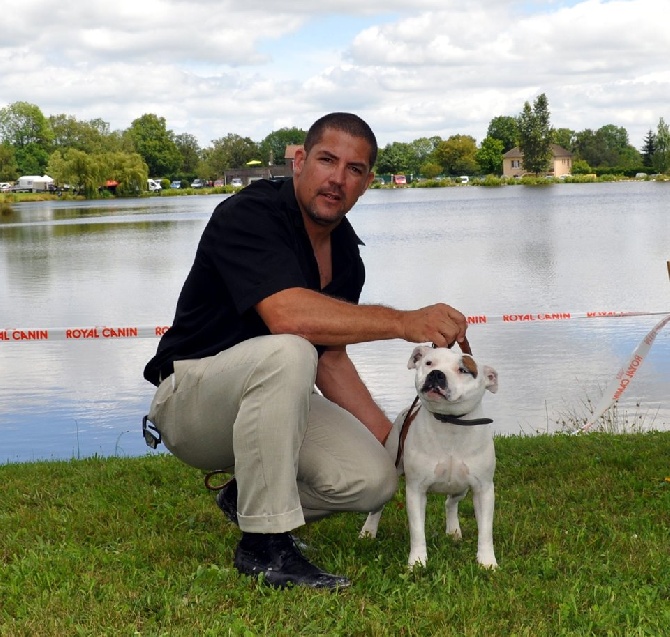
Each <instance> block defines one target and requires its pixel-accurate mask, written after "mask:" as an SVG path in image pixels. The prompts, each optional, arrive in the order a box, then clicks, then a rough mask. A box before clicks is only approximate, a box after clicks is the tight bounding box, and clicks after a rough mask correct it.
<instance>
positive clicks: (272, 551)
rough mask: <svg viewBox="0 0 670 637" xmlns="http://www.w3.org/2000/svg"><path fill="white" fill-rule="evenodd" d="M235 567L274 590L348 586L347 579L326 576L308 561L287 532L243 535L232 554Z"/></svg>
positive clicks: (337, 576)
mask: <svg viewBox="0 0 670 637" xmlns="http://www.w3.org/2000/svg"><path fill="white" fill-rule="evenodd" d="M235 568H236V569H237V570H238V571H239V572H240V573H243V574H244V575H251V576H254V577H257V576H259V575H261V574H262V575H263V576H264V581H265V582H266V583H267V584H269V585H270V586H274V587H275V588H284V587H286V586H287V585H289V584H294V585H296V586H309V587H311V588H327V589H330V590H336V589H338V588H346V587H347V586H350V585H351V582H350V581H349V580H348V579H347V578H346V577H343V576H341V575H331V574H330V573H326V572H325V571H322V570H321V569H320V568H317V567H316V566H314V565H313V564H312V563H311V562H309V561H308V560H307V559H306V558H305V557H304V556H303V554H302V553H301V552H300V551H299V550H298V547H297V546H296V545H295V542H294V540H293V537H292V536H291V534H290V533H267V534H261V533H245V534H244V535H243V536H242V539H241V540H240V543H239V544H238V546H237V550H236V551H235Z"/></svg>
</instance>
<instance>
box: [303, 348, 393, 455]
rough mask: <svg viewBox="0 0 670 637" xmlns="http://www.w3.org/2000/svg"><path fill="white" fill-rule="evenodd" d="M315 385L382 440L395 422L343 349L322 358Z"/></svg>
mask: <svg viewBox="0 0 670 637" xmlns="http://www.w3.org/2000/svg"><path fill="white" fill-rule="evenodd" d="M316 386H317V387H318V388H319V390H320V391H321V393H322V394H323V395H324V396H325V397H326V398H327V399H328V400H331V401H332V402H334V403H335V404H336V405H339V406H340V407H342V408H343V409H346V410H347V411H348V412H349V413H351V414H353V415H354V416H355V417H356V418H358V420H360V421H361V422H362V423H363V424H364V425H365V426H366V427H367V428H368V429H369V430H370V431H371V432H372V434H373V435H374V436H375V438H377V440H379V442H381V443H382V444H383V443H384V442H385V441H386V438H387V436H388V434H389V432H390V431H391V427H392V423H391V421H390V420H389V419H388V418H387V416H386V414H384V412H383V411H382V410H381V408H380V407H379V405H377V403H376V402H375V401H374V399H373V398H372V396H371V395H370V392H369V391H368V388H367V387H366V386H365V383H364V382H363V381H362V379H361V377H360V376H359V375H358V371H357V370H356V367H355V366H354V364H353V362H352V361H351V359H350V358H349V355H348V354H347V352H346V350H345V349H344V348H337V349H329V350H327V351H325V352H324V353H323V354H322V355H321V357H320V358H319V365H318V367H317V372H316Z"/></svg>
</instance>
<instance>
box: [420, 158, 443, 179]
mask: <svg viewBox="0 0 670 637" xmlns="http://www.w3.org/2000/svg"><path fill="white" fill-rule="evenodd" d="M441 172H442V166H440V164H436V163H434V162H431V161H427V162H426V163H425V164H422V165H421V167H420V170H419V173H420V174H421V175H423V176H424V177H425V178H426V179H435V177H437V176H438V175H439V174H440V173H441Z"/></svg>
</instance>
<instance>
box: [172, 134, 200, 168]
mask: <svg viewBox="0 0 670 637" xmlns="http://www.w3.org/2000/svg"><path fill="white" fill-rule="evenodd" d="M174 143H175V144H176V146H177V150H178V151H179V153H180V155H181V167H180V168H179V172H180V173H181V174H182V175H187V176H188V177H195V176H196V174H197V170H198V162H199V161H200V146H199V145H198V140H197V139H196V138H195V136H194V135H191V134H189V133H182V134H181V135H176V136H175V138H174Z"/></svg>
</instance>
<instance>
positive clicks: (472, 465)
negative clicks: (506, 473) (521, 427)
mask: <svg viewBox="0 0 670 637" xmlns="http://www.w3.org/2000/svg"><path fill="white" fill-rule="evenodd" d="M424 425H425V423H421V422H420V421H419V420H418V419H417V422H416V423H415V425H413V426H412V429H414V430H413V431H412V429H410V431H409V433H408V436H407V441H406V444H405V450H404V472H405V475H406V476H407V479H408V480H409V481H411V482H415V483H419V484H421V485H422V486H423V488H424V489H425V490H426V491H433V492H436V493H450V494H458V493H462V492H463V491H465V490H466V489H468V488H470V487H472V486H473V484H475V483H477V482H480V481H481V480H488V479H492V473H493V470H494V467H495V452H494V451H493V448H492V441H490V440H488V438H487V437H480V436H479V435H477V434H476V433H475V432H474V431H472V430H470V431H465V430H463V431H461V430H458V434H457V435H452V434H450V433H449V432H447V431H445V430H444V426H441V427H439V428H437V429H435V428H433V427H430V426H428V427H426V426H424Z"/></svg>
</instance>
